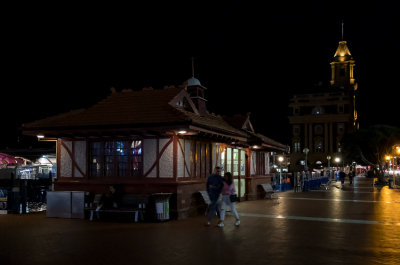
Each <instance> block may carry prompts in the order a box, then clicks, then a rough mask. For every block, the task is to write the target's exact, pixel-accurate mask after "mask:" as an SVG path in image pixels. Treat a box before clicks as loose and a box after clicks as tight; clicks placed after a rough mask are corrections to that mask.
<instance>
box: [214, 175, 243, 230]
mask: <svg viewBox="0 0 400 265" xmlns="http://www.w3.org/2000/svg"><path fill="white" fill-rule="evenodd" d="M221 193H222V204H221V218H220V221H219V223H218V226H219V227H224V220H225V213H226V208H227V206H229V207H230V209H231V211H232V212H233V214H234V215H235V218H236V222H235V225H236V226H239V225H240V220H239V214H238V212H237V210H236V198H237V196H235V195H236V191H235V184H234V183H233V180H232V174H231V173H230V172H226V173H225V174H224V182H223V187H222V192H221ZM232 195H233V196H232Z"/></svg>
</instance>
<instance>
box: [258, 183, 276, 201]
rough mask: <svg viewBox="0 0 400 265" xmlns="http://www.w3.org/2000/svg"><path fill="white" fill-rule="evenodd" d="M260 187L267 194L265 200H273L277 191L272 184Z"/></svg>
mask: <svg viewBox="0 0 400 265" xmlns="http://www.w3.org/2000/svg"><path fill="white" fill-rule="evenodd" d="M260 186H261V188H262V189H263V190H264V192H265V197H264V199H272V198H273V196H274V195H275V192H276V191H275V190H274V189H273V188H272V186H271V184H269V183H265V184H260Z"/></svg>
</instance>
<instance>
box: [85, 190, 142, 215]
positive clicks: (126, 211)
mask: <svg viewBox="0 0 400 265" xmlns="http://www.w3.org/2000/svg"><path fill="white" fill-rule="evenodd" d="M101 196H102V195H101V194H96V195H95V196H94V199H93V207H92V208H90V209H88V210H89V211H90V217H89V219H90V221H93V220H94V218H95V217H96V218H97V220H101V218H102V216H103V215H104V214H111V215H118V216H121V215H132V221H134V222H138V221H139V220H141V221H143V220H144V211H145V209H146V204H147V202H148V198H147V197H146V196H143V195H136V194H125V195H123V196H122V199H121V205H120V207H118V208H111V209H103V208H101V209H99V210H97V207H98V206H99V203H100V199H101Z"/></svg>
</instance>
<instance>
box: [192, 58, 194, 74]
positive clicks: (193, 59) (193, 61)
mask: <svg viewBox="0 0 400 265" xmlns="http://www.w3.org/2000/svg"><path fill="white" fill-rule="evenodd" d="M192 77H194V57H193V56H192Z"/></svg>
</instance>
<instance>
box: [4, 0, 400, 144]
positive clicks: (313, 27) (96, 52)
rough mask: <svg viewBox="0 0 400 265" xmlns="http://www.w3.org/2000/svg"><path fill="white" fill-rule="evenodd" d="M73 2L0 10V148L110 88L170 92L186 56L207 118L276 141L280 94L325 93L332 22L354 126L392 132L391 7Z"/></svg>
mask: <svg viewBox="0 0 400 265" xmlns="http://www.w3.org/2000/svg"><path fill="white" fill-rule="evenodd" d="M82 2H83V1H79V2H76V3H75V2H73V1H26V2H23V1H10V0H9V1H3V2H2V3H1V4H0V5H1V6H0V30H1V31H0V34H1V35H0V47H1V56H0V63H1V65H2V70H1V74H0V85H1V104H0V110H1V113H2V119H1V120H0V129H1V139H2V140H1V141H0V148H3V147H5V146H13V145H15V143H16V141H17V137H18V134H19V130H18V128H19V127H20V126H21V124H22V123H24V122H29V121H33V120H37V119H41V118H44V117H47V116H50V115H53V114H57V113H62V112H66V111H69V110H72V109H77V108H82V107H89V106H90V105H92V104H94V103H96V102H98V101H99V100H101V99H103V98H105V97H106V96H107V95H109V94H110V87H115V88H116V89H117V90H121V89H123V88H132V89H141V88H143V87H147V86H152V87H154V88H162V87H163V86H164V85H180V84H182V83H183V82H184V81H185V80H186V79H188V78H190V77H191V74H192V69H191V67H192V66H191V57H192V56H194V65H195V66H194V68H195V69H194V71H195V77H196V78H198V79H199V80H200V81H201V83H202V85H204V86H205V87H207V88H208V90H207V98H208V100H209V102H208V108H209V110H210V111H212V112H214V113H217V114H226V115H229V114H237V113H242V114H245V113H246V112H251V113H252V123H253V125H254V127H255V130H256V131H258V132H260V133H263V134H264V135H266V136H269V137H271V138H273V139H276V140H279V141H281V142H282V143H285V144H287V143H289V142H290V141H289V136H288V135H289V133H288V131H289V130H288V128H289V126H288V120H287V113H288V111H287V109H288V107H287V105H288V98H289V95H290V94H291V93H294V92H299V91H301V90H302V89H305V88H310V87H313V86H315V85H316V84H323V86H322V87H321V89H323V87H324V85H326V86H327V85H328V83H329V80H330V64H329V63H330V62H331V61H332V59H333V55H334V53H335V51H336V48H337V46H338V42H339V41H340V40H341V34H342V33H341V23H342V20H343V21H344V39H345V40H346V41H347V43H348V47H349V49H350V52H351V53H352V56H353V58H354V59H355V61H356V70H355V71H356V72H355V75H356V81H357V82H358V83H359V98H358V104H359V107H358V111H359V118H360V126H361V127H367V126H369V125H372V124H392V125H396V126H400V120H399V119H397V113H398V111H397V109H398V108H399V107H398V104H397V102H398V100H399V99H398V98H397V97H395V96H394V93H396V92H397V91H398V90H399V89H400V78H399V75H398V72H399V65H398V64H399V62H400V48H399V47H400V41H399V39H400V38H399V34H400V30H399V25H400V23H399V17H400V16H399V14H400V10H399V7H398V6H397V5H396V1H363V2H362V4H361V2H360V1H357V3H356V2H355V1H354V2H350V1H321V0H319V1H308V2H305V1H293V2H288V1H275V2H279V3H274V4H271V3H272V2H270V1H249V0H247V1H215V0H214V1H200V0H198V1H193V0H187V1H130V2H131V3H130V4H123V3H121V2H117V1H110V2H112V4H111V3H107V4H106V3H103V2H101V1H99V2H97V1H93V2H92V3H91V4H83V3H82ZM99 3H101V4H99ZM353 3H354V4H353ZM20 139H21V138H20ZM21 144H28V143H25V142H24V143H20V145H21Z"/></svg>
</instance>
